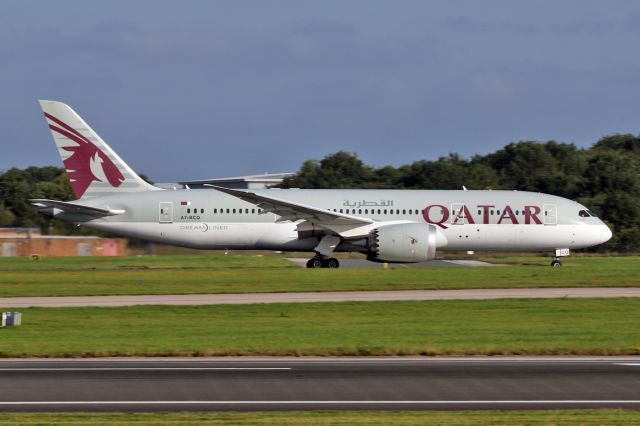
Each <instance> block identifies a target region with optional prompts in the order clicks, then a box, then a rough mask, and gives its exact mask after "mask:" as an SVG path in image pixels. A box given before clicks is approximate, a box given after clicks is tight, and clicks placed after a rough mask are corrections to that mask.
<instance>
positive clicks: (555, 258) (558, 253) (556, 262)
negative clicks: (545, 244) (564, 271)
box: [551, 249, 570, 268]
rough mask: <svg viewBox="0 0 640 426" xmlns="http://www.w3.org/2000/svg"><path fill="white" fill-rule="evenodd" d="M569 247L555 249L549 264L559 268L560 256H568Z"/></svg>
mask: <svg viewBox="0 0 640 426" xmlns="http://www.w3.org/2000/svg"><path fill="white" fill-rule="evenodd" d="M569 254H570V252H569V249H556V252H555V254H554V256H553V260H552V261H551V266H553V267H554V268H559V267H560V266H562V262H560V258H561V257H564V256H569Z"/></svg>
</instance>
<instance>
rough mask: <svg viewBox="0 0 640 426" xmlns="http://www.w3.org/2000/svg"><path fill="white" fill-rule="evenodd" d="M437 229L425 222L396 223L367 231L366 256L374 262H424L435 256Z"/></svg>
mask: <svg viewBox="0 0 640 426" xmlns="http://www.w3.org/2000/svg"><path fill="white" fill-rule="evenodd" d="M437 236H438V230H437V229H436V227H435V225H431V224H427V223H398V224H393V225H386V226H381V227H379V228H376V229H374V230H373V231H371V232H370V233H369V252H368V255H367V258H368V259H369V260H372V261H374V262H424V261H425V260H431V259H433V258H435V257H436V243H437Z"/></svg>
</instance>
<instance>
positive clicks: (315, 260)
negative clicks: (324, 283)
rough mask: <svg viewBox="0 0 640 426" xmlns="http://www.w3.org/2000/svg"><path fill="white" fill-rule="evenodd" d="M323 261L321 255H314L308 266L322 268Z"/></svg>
mask: <svg viewBox="0 0 640 426" xmlns="http://www.w3.org/2000/svg"><path fill="white" fill-rule="evenodd" d="M323 266H324V265H323V262H322V259H320V258H319V257H312V258H311V259H309V260H308V261H307V268H322V267H323Z"/></svg>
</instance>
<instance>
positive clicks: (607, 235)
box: [600, 225, 613, 244]
mask: <svg viewBox="0 0 640 426" xmlns="http://www.w3.org/2000/svg"><path fill="white" fill-rule="evenodd" d="M600 229H601V230H600V243H601V244H602V243H606V242H607V241H609V240H610V239H611V237H612V236H613V233H612V232H611V229H609V227H608V226H607V225H601V226H600Z"/></svg>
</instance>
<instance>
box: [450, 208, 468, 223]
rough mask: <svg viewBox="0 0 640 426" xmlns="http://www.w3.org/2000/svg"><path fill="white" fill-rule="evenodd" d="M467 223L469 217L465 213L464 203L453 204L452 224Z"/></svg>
mask: <svg viewBox="0 0 640 426" xmlns="http://www.w3.org/2000/svg"><path fill="white" fill-rule="evenodd" d="M466 223H467V217H466V216H465V214H464V204H462V203H453V204H451V224H452V225H465V224H466Z"/></svg>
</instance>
